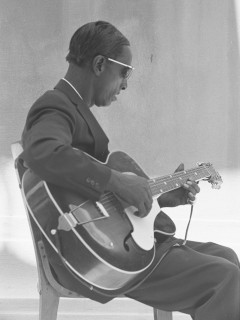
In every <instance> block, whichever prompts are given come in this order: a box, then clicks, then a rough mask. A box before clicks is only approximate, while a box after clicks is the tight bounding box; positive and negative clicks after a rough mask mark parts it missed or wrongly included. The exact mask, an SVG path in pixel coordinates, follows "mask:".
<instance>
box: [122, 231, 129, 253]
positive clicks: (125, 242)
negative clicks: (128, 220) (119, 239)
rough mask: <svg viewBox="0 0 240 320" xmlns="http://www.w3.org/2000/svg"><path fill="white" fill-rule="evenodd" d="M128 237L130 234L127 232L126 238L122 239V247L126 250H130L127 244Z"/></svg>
mask: <svg viewBox="0 0 240 320" xmlns="http://www.w3.org/2000/svg"><path fill="white" fill-rule="evenodd" d="M130 237H131V234H128V235H127V237H126V238H125V239H124V241H123V245H124V248H125V250H126V251H127V252H129V251H130V247H129V244H128V243H127V242H128V240H129V239H130Z"/></svg>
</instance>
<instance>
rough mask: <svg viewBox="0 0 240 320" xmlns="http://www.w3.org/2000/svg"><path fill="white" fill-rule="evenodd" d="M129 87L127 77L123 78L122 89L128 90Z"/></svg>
mask: <svg viewBox="0 0 240 320" xmlns="http://www.w3.org/2000/svg"><path fill="white" fill-rule="evenodd" d="M127 87H128V84H127V79H123V81H122V83H121V90H126V89H127Z"/></svg>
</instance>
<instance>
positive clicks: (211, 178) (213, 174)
mask: <svg viewBox="0 0 240 320" xmlns="http://www.w3.org/2000/svg"><path fill="white" fill-rule="evenodd" d="M198 166H199V167H202V168H204V169H205V170H206V171H207V173H209V175H207V177H206V178H205V179H204V180H207V181H208V182H210V183H211V185H212V188H213V189H220V188H221V184H222V183H223V180H222V177H221V176H220V174H219V173H218V172H217V171H216V170H215V169H214V168H213V165H212V164H211V163H209V162H207V163H206V162H201V163H198Z"/></svg>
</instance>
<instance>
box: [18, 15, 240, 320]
mask: <svg viewBox="0 0 240 320" xmlns="http://www.w3.org/2000/svg"><path fill="white" fill-rule="evenodd" d="M66 59H67V61H68V63H69V66H68V70H67V72H66V75H65V77H64V78H62V79H61V80H60V81H59V83H58V84H57V85H56V87H55V88H54V89H53V90H49V91H47V92H46V93H44V94H43V95H42V96H41V97H40V98H39V99H38V100H37V101H36V102H35V103H34V104H33V106H32V108H31V109H30V111H29V113H28V116H27V120H26V125H25V128H24V131H23V135H22V144H23V149H24V151H23V153H22V154H21V156H20V157H21V158H22V159H23V160H24V161H25V163H26V164H27V166H28V167H29V168H30V169H31V170H32V171H33V172H34V173H35V174H37V175H38V176H39V177H40V178H41V179H43V180H45V181H47V182H48V183H51V184H53V185H56V186H60V187H63V188H66V189H69V190H73V191H74V190H78V192H79V193H81V195H82V196H83V197H84V198H86V199H90V200H92V201H97V200H99V199H100V197H101V196H102V195H103V194H104V193H105V192H108V191H109V192H112V193H114V194H115V195H116V196H117V197H118V198H119V199H121V200H123V201H124V202H125V203H128V204H129V205H130V206H134V207H135V208H137V212H135V214H136V215H138V217H140V218H141V219H143V218H144V217H146V216H147V215H148V214H149V212H150V211H151V208H152V204H153V196H152V192H151V188H150V186H149V183H148V179H147V178H146V177H144V176H139V175H126V174H123V173H122V172H119V171H118V170H115V169H114V168H111V167H109V166H106V165H105V164H103V162H105V161H106V159H107V157H108V154H109V151H108V138H107V137H106V135H105V133H104V131H103V130H102V128H101V127H100V125H99V123H98V122H97V120H96V119H95V118H94V116H93V114H92V112H91V110H90V109H91V107H92V106H93V105H96V106H97V107H105V106H109V105H110V104H111V103H112V102H113V101H115V100H116V99H117V96H118V95H119V94H120V92H121V90H125V89H127V82H128V78H129V76H130V74H131V72H132V70H133V68H132V66H131V61H132V53H131V48H130V43H129V41H128V40H127V39H126V37H125V36H123V34H122V33H121V32H119V31H118V30H117V29H116V28H115V27H114V26H113V25H111V24H110V23H107V22H103V21H97V22H92V23H87V24H85V25H84V26H82V27H80V28H79V29H78V30H77V31H76V32H75V33H74V35H73V36H72V39H71V41H70V46H69V53H68V55H67V57H66ZM76 149H77V150H76ZM87 154H88V155H90V156H91V157H94V158H95V159H97V160H99V161H93V160H92V159H91V157H89V156H88V155H87ZM177 170H178V171H179V170H183V166H182V165H180V167H179V168H178V169H177ZM199 191H200V189H199V186H198V184H197V183H196V182H194V181H193V180H188V181H186V183H184V184H183V185H182V186H181V187H180V188H178V189H176V190H174V191H170V192H167V193H164V194H162V195H161V197H159V199H158V202H159V205H160V207H161V208H164V207H173V206H179V205H185V204H192V203H193V202H194V200H195V197H196V194H197V193H198V192H199ZM166 242H167V243H168V244H170V246H171V244H174V243H176V242H178V243H179V244H180V245H179V246H172V248H171V250H169V251H168V254H166V255H165V253H166V251H165V247H164V245H165V244H166ZM181 243H182V242H181V241H180V240H178V239H177V240H176V239H175V238H174V237H172V236H169V237H168V239H167V240H166V241H165V242H164V243H161V242H159V243H158V244H157V246H156V248H157V249H156V250H157V252H156V256H155V260H156V262H157V261H161V262H160V263H156V268H155V269H154V270H152V271H150V270H149V276H148V274H147V273H148V271H147V272H145V274H144V276H143V278H142V279H141V278H140V279H138V281H139V282H138V283H136V284H135V285H134V286H132V288H128V289H127V290H126V291H125V292H123V293H124V294H125V295H127V296H128V297H130V298H132V299H135V300H138V301H140V302H142V303H145V304H147V305H149V306H152V307H155V308H159V309H162V310H169V311H175V310H177V311H180V312H183V313H187V314H189V315H191V316H192V318H194V319H195V320H214V319H216V320H230V319H231V320H239V319H240V310H239V305H240V269H239V261H238V258H237V255H236V254H235V253H234V252H233V250H231V249H229V248H227V247H223V246H220V245H217V244H214V243H198V242H193V241H187V242H186V244H184V245H181ZM48 258H49V261H50V263H51V266H52V268H53V270H54V272H55V274H56V278H57V279H58V281H59V282H60V283H61V284H62V285H64V286H65V287H66V288H69V289H70V290H73V291H75V292H78V293H80V294H82V295H85V296H86V297H90V298H91V299H94V300H97V301H100V302H102V303H105V302H107V301H109V300H110V299H112V298H113V297H114V296H112V297H111V295H107V294H106V292H103V291H102V292H101V290H90V289H89V287H87V286H85V285H84V284H83V283H82V281H81V279H80V281H78V279H77V277H74V275H73V274H72V273H71V272H69V270H67V268H66V266H64V265H63V264H62V261H61V259H60V258H59V257H58V256H57V254H56V252H54V250H52V248H51V246H49V248H48ZM142 280H143V281H142Z"/></svg>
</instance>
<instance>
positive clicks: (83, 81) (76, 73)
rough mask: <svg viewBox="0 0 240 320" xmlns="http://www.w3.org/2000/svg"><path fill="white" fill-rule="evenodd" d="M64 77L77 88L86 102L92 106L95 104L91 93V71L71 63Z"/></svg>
mask: <svg viewBox="0 0 240 320" xmlns="http://www.w3.org/2000/svg"><path fill="white" fill-rule="evenodd" d="M64 79H65V80H66V81H67V82H68V83H69V85H71V86H72V87H73V88H74V89H75V90H76V92H77V93H78V95H79V96H80V97H81V99H82V100H83V101H84V103H85V104H86V105H87V106H88V107H89V108H91V107H92V106H93V103H92V100H93V99H92V95H91V91H92V90H91V87H92V86H91V78H90V76H89V72H87V71H86V70H85V69H84V68H80V67H78V66H76V65H74V64H71V63H70V64H69V68H68V71H67V73H66V75H65V77H64Z"/></svg>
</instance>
